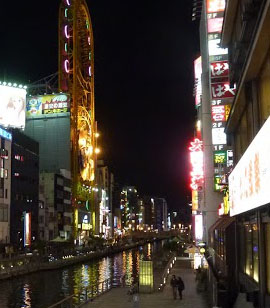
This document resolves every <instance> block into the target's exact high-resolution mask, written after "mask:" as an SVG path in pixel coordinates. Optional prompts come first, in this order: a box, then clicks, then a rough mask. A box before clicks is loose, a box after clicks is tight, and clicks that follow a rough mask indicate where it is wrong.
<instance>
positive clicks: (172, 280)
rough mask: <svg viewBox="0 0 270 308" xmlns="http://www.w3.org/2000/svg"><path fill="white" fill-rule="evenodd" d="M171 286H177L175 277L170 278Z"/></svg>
mask: <svg viewBox="0 0 270 308" xmlns="http://www.w3.org/2000/svg"><path fill="white" fill-rule="evenodd" d="M171 286H172V287H177V286H178V280H177V279H176V278H172V279H171Z"/></svg>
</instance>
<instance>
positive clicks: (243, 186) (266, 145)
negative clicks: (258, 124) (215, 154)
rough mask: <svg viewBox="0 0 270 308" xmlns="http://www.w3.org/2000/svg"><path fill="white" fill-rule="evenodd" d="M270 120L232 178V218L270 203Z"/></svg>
mask: <svg viewBox="0 0 270 308" xmlns="http://www.w3.org/2000/svg"><path fill="white" fill-rule="evenodd" d="M269 136H270V117H269V118H268V119H267V121H266V122H265V123H264V125H263V127H262V128H261V130H260V131H259V132H258V134H257V135H256V137H255V138H254V139H253V141H252V142H251V144H250V145H249V147H248V148H247V150H246V152H245V153H244V155H243V156H242V157H241V159H240V160H239V162H238V164H237V165H236V167H235V168H234V169H233V171H232V173H231V174H230V175H229V196H230V215H231V216H234V215H237V214H240V213H243V212H246V211H249V210H252V209H254V208H257V207H259V206H262V205H265V204H267V203H269V202H270V189H269V183H270V159H269V153H270V139H269Z"/></svg>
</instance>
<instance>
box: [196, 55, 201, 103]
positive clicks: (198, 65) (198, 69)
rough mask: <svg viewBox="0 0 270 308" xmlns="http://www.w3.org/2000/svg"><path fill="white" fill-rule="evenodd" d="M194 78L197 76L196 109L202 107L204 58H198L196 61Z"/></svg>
mask: <svg viewBox="0 0 270 308" xmlns="http://www.w3.org/2000/svg"><path fill="white" fill-rule="evenodd" d="M194 76H195V89H196V91H195V105H196V107H198V106H200V105H201V95H202V77H201V76H202V57H199V58H197V59H196V60H195V61H194Z"/></svg>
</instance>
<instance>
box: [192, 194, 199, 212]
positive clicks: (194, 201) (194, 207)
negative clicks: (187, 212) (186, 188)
mask: <svg viewBox="0 0 270 308" xmlns="http://www.w3.org/2000/svg"><path fill="white" fill-rule="evenodd" d="M198 207H199V203H198V191H197V190H192V211H196V210H198Z"/></svg>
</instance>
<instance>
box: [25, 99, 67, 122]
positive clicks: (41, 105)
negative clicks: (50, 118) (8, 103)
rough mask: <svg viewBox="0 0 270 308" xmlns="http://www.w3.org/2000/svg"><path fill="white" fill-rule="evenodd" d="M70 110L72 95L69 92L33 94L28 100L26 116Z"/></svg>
mask: <svg viewBox="0 0 270 308" xmlns="http://www.w3.org/2000/svg"><path fill="white" fill-rule="evenodd" d="M69 110H70V97H69V95H67V94H64V93H60V94H50V95H39V96H32V97H29V98H28V99H27V102H26V117H27V118H31V117H35V116H41V115H44V114H52V113H63V112H69Z"/></svg>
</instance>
